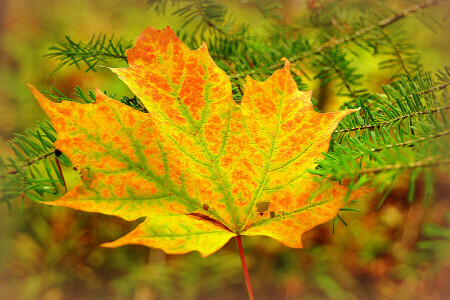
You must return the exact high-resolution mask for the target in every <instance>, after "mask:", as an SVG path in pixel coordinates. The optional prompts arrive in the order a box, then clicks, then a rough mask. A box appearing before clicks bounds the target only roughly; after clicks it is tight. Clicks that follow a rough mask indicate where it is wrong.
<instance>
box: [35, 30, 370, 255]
mask: <svg viewBox="0 0 450 300" xmlns="http://www.w3.org/2000/svg"><path fill="white" fill-rule="evenodd" d="M127 57H128V62H129V68H119V69H112V71H113V72H114V73H116V74H117V75H118V76H119V78H121V79H122V80H123V81H124V82H125V83H126V84H127V85H128V86H129V88H130V89H131V90H132V91H133V92H134V93H135V94H136V96H138V97H139V99H140V100H141V102H142V103H143V105H144V106H145V107H146V109H147V111H148V113H143V112H140V111H137V110H134V109H133V108H131V107H128V106H126V105H124V104H121V103H119V102H117V101H115V100H113V99H110V98H109V97H107V96H106V95H104V94H102V93H101V92H100V91H98V90H97V93H96V101H95V103H92V104H80V103H76V102H69V101H63V102H61V103H54V102H51V101H50V100H48V99H46V98H45V97H44V96H43V95H42V94H41V93H39V92H38V91H37V90H36V89H35V88H33V87H31V90H32V92H33V94H34V95H35V97H36V99H37V100H38V101H39V103H40V104H41V106H42V108H43V109H44V110H45V111H46V112H47V114H48V116H49V117H50V119H51V122H52V124H53V126H54V127H55V129H56V131H57V132H58V140H57V141H56V142H55V147H56V148H57V149H59V150H61V151H62V152H63V153H65V154H66V155H67V156H68V157H69V158H70V160H71V161H72V163H73V164H74V165H75V166H76V167H77V168H78V169H79V170H80V171H81V173H82V175H83V176H82V181H81V182H80V183H79V184H78V185H77V186H76V187H75V188H74V189H72V190H71V191H69V192H68V193H67V194H66V195H65V196H63V197H62V198H60V199H58V200H56V201H52V202H45V203H46V204H49V205H55V206H66V207H72V208H75V209H79V210H83V211H88V212H99V213H103V214H108V215H115V216H119V217H121V218H124V219H126V220H130V221H131V220H136V219H138V218H140V217H146V219H145V221H144V222H142V223H141V224H140V225H139V226H138V227H137V228H136V229H134V230H133V231H132V232H130V233H129V234H127V235H126V236H124V237H122V238H120V239H118V240H116V241H114V242H111V243H107V244H104V246H107V247H117V246H121V245H125V244H142V245H146V246H149V247H155V248H160V249H162V250H164V251H165V252H167V253H172V254H180V253H186V252H189V251H194V250H196V251H199V252H200V253H201V254H202V255H203V256H206V255H209V254H211V253H213V252H215V251H217V250H218V249H220V248H221V247H222V246H223V245H224V244H225V243H226V242H227V241H228V240H229V239H230V238H232V237H234V236H241V235H265V236H269V237H272V238H274V239H276V240H278V241H280V242H282V243H283V244H284V245H286V246H289V247H294V248H300V247H302V241H301V235H302V234H303V233H304V232H305V231H307V230H309V229H311V228H313V227H314V226H316V225H318V224H321V223H324V222H326V221H328V220H330V219H331V218H333V217H334V216H336V214H337V212H338V210H339V209H340V208H341V207H342V206H343V204H344V203H343V201H344V199H345V198H346V195H347V192H348V189H347V188H346V187H344V186H341V185H339V184H338V183H335V182H328V183H324V182H323V181H320V180H318V179H320V178H319V177H318V176H316V175H312V174H310V173H308V172H307V170H308V169H313V168H314V167H315V163H314V161H315V160H316V159H317V158H320V157H321V153H322V152H326V151H327V150H328V147H329V142H330V138H331V135H332V133H333V130H334V129H335V128H336V126H337V125H338V123H339V122H340V121H341V119H342V118H343V117H344V116H346V115H347V114H349V113H351V112H353V111H354V110H345V111H339V112H332V113H317V112H315V111H314V110H313V107H312V104H311V101H310V98H311V92H301V91H299V90H298V88H297V86H296V84H295V81H294V80H293V78H292V76H291V74H290V70H289V67H290V63H289V62H288V61H287V60H286V63H285V66H284V68H283V69H281V70H278V71H276V72H275V73H274V74H273V75H272V76H271V77H270V78H269V79H267V80H266V81H265V82H258V81H254V80H252V79H251V78H247V83H246V87H245V93H244V97H243V99H242V104H241V105H238V104H236V103H235V102H234V101H233V98H232V94H231V84H230V81H229V79H228V77H227V75H226V74H225V72H224V71H223V70H221V69H219V68H218V67H217V66H216V64H215V63H214V61H213V60H212V59H211V57H210V55H209V53H208V50H207V47H206V45H203V46H202V47H201V48H200V49H198V50H195V51H191V50H190V49H188V48H187V47H186V46H185V45H184V44H183V43H182V42H181V41H180V40H179V39H178V37H177V36H176V35H175V34H174V32H173V31H172V29H170V28H169V27H167V28H166V29H164V30H157V29H154V28H147V29H146V30H145V31H144V32H143V33H142V34H141V35H140V36H139V37H138V40H137V43H136V46H135V47H134V48H132V49H130V50H128V51H127ZM366 192H367V190H366V189H359V190H357V191H354V192H352V194H351V195H350V197H349V199H350V200H351V199H354V198H356V197H357V196H359V195H361V194H363V193H366Z"/></svg>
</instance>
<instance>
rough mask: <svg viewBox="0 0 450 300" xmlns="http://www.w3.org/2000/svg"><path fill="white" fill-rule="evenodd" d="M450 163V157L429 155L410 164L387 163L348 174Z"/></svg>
mask: <svg viewBox="0 0 450 300" xmlns="http://www.w3.org/2000/svg"><path fill="white" fill-rule="evenodd" d="M446 164H450V158H445V159H442V158H441V157H439V156H434V157H428V158H426V159H424V160H419V161H415V162H412V163H409V164H393V165H386V166H382V167H378V168H369V169H361V170H359V171H357V172H355V174H346V175H351V176H356V175H363V174H369V173H380V172H383V171H390V170H402V169H415V168H426V167H434V166H439V165H446Z"/></svg>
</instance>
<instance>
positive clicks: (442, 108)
mask: <svg viewBox="0 0 450 300" xmlns="http://www.w3.org/2000/svg"><path fill="white" fill-rule="evenodd" d="M449 108H450V105H447V106H443V107H437V108H435V109H430V110H424V111H418V112H414V113H412V114H408V115H403V116H401V117H398V118H394V119H391V120H389V121H385V122H379V123H374V124H370V125H366V126H356V127H351V128H345V129H339V130H335V131H334V132H333V134H336V133H342V132H350V131H356V130H365V129H372V128H375V127H382V126H385V125H389V124H392V123H395V122H397V121H401V120H404V119H408V118H413V117H416V116H420V115H426V114H433V113H436V112H439V111H443V110H447V109H449Z"/></svg>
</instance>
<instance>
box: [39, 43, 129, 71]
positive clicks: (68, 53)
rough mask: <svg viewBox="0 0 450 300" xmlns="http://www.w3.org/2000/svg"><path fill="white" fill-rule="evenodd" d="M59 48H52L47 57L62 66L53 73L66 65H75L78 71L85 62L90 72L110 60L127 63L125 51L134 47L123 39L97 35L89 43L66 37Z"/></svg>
mask: <svg viewBox="0 0 450 300" xmlns="http://www.w3.org/2000/svg"><path fill="white" fill-rule="evenodd" d="M58 44H59V45H58V46H51V47H49V50H50V51H51V52H50V53H49V54H47V55H45V56H46V57H49V58H56V59H57V60H59V61H60V64H59V65H58V66H57V67H56V69H55V70H54V71H53V72H56V71H57V70H59V69H61V68H62V67H64V66H66V65H75V66H76V67H77V68H78V69H80V68H81V66H80V63H81V62H84V63H85V64H86V65H87V66H88V68H87V69H86V72H88V71H90V70H94V71H95V67H96V66H97V65H98V64H99V63H100V62H104V61H106V60H108V59H116V60H121V61H125V62H126V61H127V57H126V53H125V50H126V49H128V48H131V47H132V43H125V42H124V41H123V40H122V38H120V39H118V40H114V35H112V36H111V37H110V38H107V36H106V35H105V34H99V35H98V37H96V36H95V35H93V36H92V38H91V39H90V40H89V42H87V43H84V42H81V41H80V42H78V43H77V42H74V41H73V40H72V39H71V38H70V37H69V36H66V40H65V41H59V42H58Z"/></svg>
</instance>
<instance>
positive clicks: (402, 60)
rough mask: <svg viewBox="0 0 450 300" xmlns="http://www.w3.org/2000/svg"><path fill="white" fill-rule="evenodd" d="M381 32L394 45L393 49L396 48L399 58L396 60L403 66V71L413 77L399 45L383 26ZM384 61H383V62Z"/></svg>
mask: <svg viewBox="0 0 450 300" xmlns="http://www.w3.org/2000/svg"><path fill="white" fill-rule="evenodd" d="M380 33H381V34H382V35H383V37H384V39H385V40H386V41H387V42H388V43H389V44H390V46H391V47H392V50H394V53H395V56H396V57H397V60H396V61H395V62H396V64H397V63H398V62H399V63H400V66H401V67H402V69H403V71H404V72H405V74H406V75H408V76H410V77H411V74H410V73H409V71H408V69H407V68H406V62H405V60H404V58H403V57H402V54H401V53H400V49H399V46H398V45H397V44H396V43H395V42H394V41H393V40H392V39H391V38H390V37H389V35H388V34H386V33H385V32H384V31H383V29H382V28H380ZM381 63H383V62H381Z"/></svg>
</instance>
